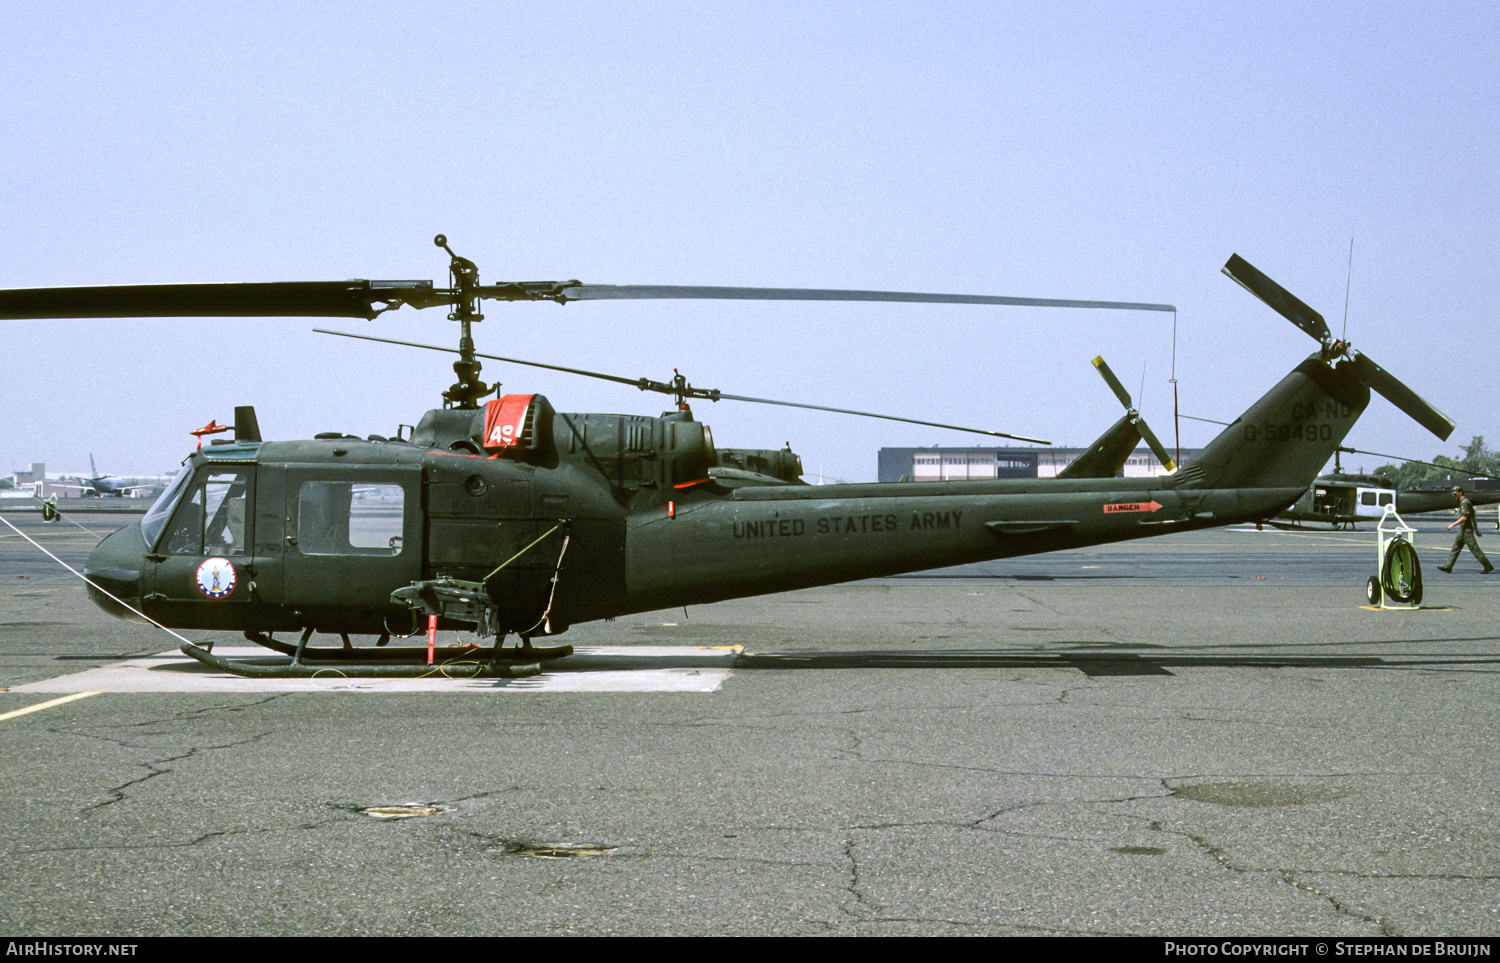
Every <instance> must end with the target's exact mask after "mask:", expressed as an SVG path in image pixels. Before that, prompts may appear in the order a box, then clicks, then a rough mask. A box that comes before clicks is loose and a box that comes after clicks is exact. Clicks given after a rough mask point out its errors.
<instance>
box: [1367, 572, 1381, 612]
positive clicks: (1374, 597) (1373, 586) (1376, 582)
mask: <svg viewBox="0 0 1500 963" xmlns="http://www.w3.org/2000/svg"><path fill="white" fill-rule="evenodd" d="M1365 598H1367V599H1369V600H1370V604H1371V605H1379V604H1380V579H1379V578H1378V577H1376V576H1374V575H1371V576H1370V580H1369V581H1368V582H1366V583H1365Z"/></svg>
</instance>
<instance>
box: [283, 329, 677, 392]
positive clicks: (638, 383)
mask: <svg viewBox="0 0 1500 963" xmlns="http://www.w3.org/2000/svg"><path fill="white" fill-rule="evenodd" d="M313 330H314V331H316V332H317V333H318V334H336V335H338V336H339V337H341V338H358V339H359V340H361V341H379V342H380V343H381V344H399V345H401V346H403V347H406V348H426V349H427V350H429V351H444V352H447V353H448V354H460V353H461V352H460V351H459V350H458V349H457V348H444V347H442V346H440V345H436V344H417V343H416V342H415V341H397V340H395V339H394V338H377V337H374V336H373V335H368V334H351V333H349V332H348V331H330V330H328V329H327V328H313ZM474 356H475V357H476V358H489V359H490V360H491V361H508V362H510V363H511V364H524V365H530V366H531V367H533V368H546V369H547V370H548V371H562V372H564V373H566V374H576V375H582V376H583V377H585V378H598V379H599V380H600V381H613V382H615V383H616V384H622V385H630V386H631V387H632V388H640V389H641V390H642V391H648V390H650V388H651V385H654V384H658V382H653V381H650V380H649V379H647V378H622V377H620V376H619V375H612V374H603V373H602V372H598V371H587V370H585V369H583V368H565V367H563V366H562V365H560V364H543V363H542V362H540V361H524V360H522V359H521V358H505V357H502V356H500V355H498V354H480V353H479V352H477V351H476V352H475V353H474ZM668 387H669V386H667V385H662V388H663V389H666V388H668Z"/></svg>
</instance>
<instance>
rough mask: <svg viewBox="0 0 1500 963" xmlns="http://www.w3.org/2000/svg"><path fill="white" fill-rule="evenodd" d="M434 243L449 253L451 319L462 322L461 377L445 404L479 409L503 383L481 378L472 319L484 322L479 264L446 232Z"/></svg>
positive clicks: (457, 369)
mask: <svg viewBox="0 0 1500 963" xmlns="http://www.w3.org/2000/svg"><path fill="white" fill-rule="evenodd" d="M432 243H433V244H436V245H437V246H438V247H440V248H442V249H443V250H444V251H447V252H448V257H449V258H450V260H449V262H448V284H449V286H450V287H451V288H452V292H453V310H452V311H450V312H449V313H448V320H449V321H457V322H458V323H459V327H460V331H461V334H460V336H459V339H458V360H457V361H455V362H453V373H454V374H456V375H457V376H458V380H457V381H455V382H454V383H453V386H452V387H451V388H449V389H448V390H447V391H445V392H443V407H445V408H465V409H475V408H478V407H479V399H480V398H483V397H484V396H485V395H487V394H489V393H490V392H491V391H494V390H495V389H496V388H499V387H500V384H499V382H496V383H495V384H493V385H487V384H485V383H484V382H483V381H480V380H479V369H480V364H479V358H478V357H477V356H476V355H475V354H474V336H473V331H472V329H471V328H470V327H469V325H470V322H473V321H483V320H484V315H482V314H480V313H479V292H478V288H479V266H478V265H476V264H475V263H474V262H473V261H471V260H469V259H468V258H466V257H459V256H458V255H457V254H454V253H453V249H452V248H450V247H449V246H448V238H447V237H446V236H444V235H442V234H439V235H438V236H437V237H435V238H433V239H432Z"/></svg>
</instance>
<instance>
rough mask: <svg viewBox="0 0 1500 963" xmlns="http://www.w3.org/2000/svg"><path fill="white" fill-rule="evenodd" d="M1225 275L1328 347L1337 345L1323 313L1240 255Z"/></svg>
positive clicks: (1231, 258)
mask: <svg viewBox="0 0 1500 963" xmlns="http://www.w3.org/2000/svg"><path fill="white" fill-rule="evenodd" d="M1224 273H1225V274H1226V275H1228V276H1229V278H1230V279H1231V280H1233V281H1235V282H1236V283H1238V284H1239V286H1240V287H1242V288H1244V289H1245V290H1246V291H1249V292H1250V293H1251V294H1253V295H1255V296H1256V297H1258V298H1260V299H1261V300H1262V301H1264V302H1265V303H1266V304H1268V305H1270V306H1271V310H1273V311H1275V312H1276V313H1277V314H1279V315H1281V316H1282V317H1283V318H1286V319H1287V320H1288V321H1290V322H1292V323H1293V324H1295V325H1296V326H1297V327H1299V328H1301V329H1302V330H1303V331H1306V332H1307V333H1308V334H1310V335H1312V336H1313V337H1314V338H1317V339H1318V340H1319V341H1321V342H1322V343H1324V344H1332V343H1333V332H1332V331H1330V330H1328V324H1327V322H1325V321H1324V320H1323V316H1322V315H1321V314H1319V313H1318V312H1316V311H1314V310H1313V309H1312V308H1310V307H1308V306H1307V305H1305V304H1303V303H1302V302H1301V301H1300V300H1299V299H1298V298H1297V296H1296V295H1294V294H1292V292H1290V291H1288V290H1287V289H1286V288H1284V287H1282V286H1281V285H1279V284H1277V283H1276V282H1275V281H1272V280H1271V279H1270V278H1268V277H1266V276H1265V275H1264V274H1262V273H1260V271H1259V270H1257V269H1256V267H1255V265H1253V264H1251V263H1250V262H1249V261H1247V260H1245V259H1244V258H1242V257H1240V256H1239V255H1238V254H1231V255H1230V256H1229V261H1228V262H1227V263H1225V265H1224Z"/></svg>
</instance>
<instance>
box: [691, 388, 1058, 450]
mask: <svg viewBox="0 0 1500 963" xmlns="http://www.w3.org/2000/svg"><path fill="white" fill-rule="evenodd" d="M713 394H714V398H713V400H715V401H717V400H720V399H723V400H725V401H749V402H753V403H754V404H758V405H783V406H785V407H787V408H809V409H811V410H813V411H832V412H835V413H837V414H841V415H858V416H859V417H861V418H881V419H883V420H885V421H904V422H906V423H907V424H909V425H924V426H926V427H928V428H947V429H948V430H950V431H967V432H969V433H970V434H974V435H989V436H990V437H992V438H1013V439H1015V440H1016V441H1029V442H1031V443H1032V444H1034V445H1050V444H1052V442H1050V441H1044V440H1042V439H1040V438H1027V437H1026V436H1025V435H1009V434H1006V433H1005V432H1003V431H990V430H988V429H986V428H964V427H963V426H961V425H945V424H943V423H942V422H940V421H918V420H917V419H916V418H902V417H900V416H899V415H877V414H875V413H874V412H870V411H853V410H851V409H849V408H828V407H826V406H824V405H805V404H802V403H801V402H798V401H773V400H771V399H770V398H751V397H748V396H746V395H728V394H725V393H724V392H722V391H715V392H714V393H713Z"/></svg>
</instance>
